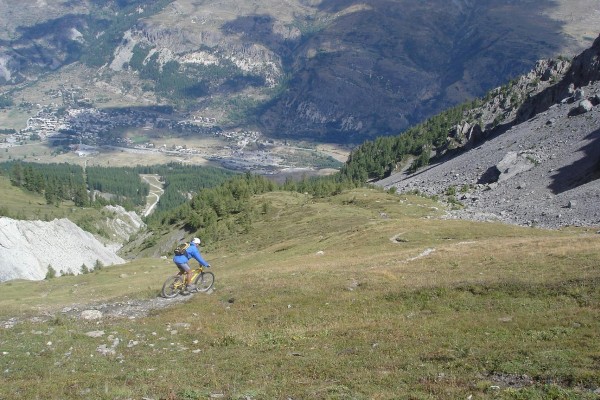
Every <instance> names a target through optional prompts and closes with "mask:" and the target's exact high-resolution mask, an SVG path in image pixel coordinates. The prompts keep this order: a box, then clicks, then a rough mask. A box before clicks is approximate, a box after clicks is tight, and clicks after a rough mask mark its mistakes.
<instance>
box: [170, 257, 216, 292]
mask: <svg viewBox="0 0 600 400" xmlns="http://www.w3.org/2000/svg"><path fill="white" fill-rule="evenodd" d="M185 276H186V275H185V273H182V272H179V273H178V274H176V275H173V276H170V277H168V278H167V280H166V281H165V283H164V284H163V286H162V290H161V291H160V294H161V295H162V296H163V297H165V298H167V299H171V298H173V297H176V296H177V295H179V294H182V293H183V292H185V291H186V285H185ZM192 283H193V284H194V285H196V289H195V290H194V292H208V291H209V290H210V289H211V288H212V287H213V285H214V283H215V275H214V274H213V273H212V272H210V271H204V267H202V265H200V266H199V267H198V268H196V269H193V270H192Z"/></svg>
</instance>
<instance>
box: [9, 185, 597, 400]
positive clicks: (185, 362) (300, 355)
mask: <svg viewBox="0 0 600 400" xmlns="http://www.w3.org/2000/svg"><path fill="white" fill-rule="evenodd" d="M256 202H257V203H256V204H257V209H260V210H264V211H266V213H265V214H264V215H262V217H261V220H260V221H259V222H257V223H256V224H255V227H254V229H253V231H252V232H251V233H250V234H248V235H246V236H240V237H235V238H231V239H230V240H227V241H223V242H221V243H218V244H217V245H216V246H214V247H213V248H210V249H207V250H206V251H205V252H204V255H205V257H206V258H207V259H208V260H209V261H210V262H211V264H212V265H213V266H214V268H213V270H214V272H215V273H216V276H217V282H216V290H215V292H214V293H212V294H210V295H206V294H204V295H202V294H198V295H194V296H193V297H192V298H191V299H190V300H189V301H188V302H187V303H184V304H177V305H174V306H173V307H171V308H169V309H166V310H160V311H154V312H152V313H151V315H150V316H148V317H144V318H137V319H113V320H111V319H103V320H101V321H99V322H98V321H81V320H78V321H75V320H71V319H68V318H66V317H64V316H62V314H61V312H60V310H61V309H62V308H63V307H65V306H72V305H73V304H79V305H82V304H85V303H86V302H107V301H123V300H126V299H132V298H138V299H139V298H142V299H143V298H153V297H155V296H156V295H157V293H158V290H159V287H160V285H161V284H162V281H163V280H164V278H165V277H166V276H167V275H168V274H169V273H171V272H172V271H173V270H174V268H173V267H172V265H171V264H170V262H169V260H164V259H147V260H137V261H134V262H132V263H130V264H127V265H124V266H119V267H114V268H105V269H104V270H102V271H100V272H98V273H92V274H87V275H81V276H77V277H65V278H60V279H54V280H50V281H43V282H9V283H4V284H1V285H0V291H1V292H2V296H1V297H0V320H2V321H5V320H7V319H8V318H9V317H11V316H19V318H21V319H22V320H25V321H24V322H20V323H17V324H16V325H15V326H14V327H10V328H4V327H3V326H4V324H2V325H0V331H1V333H0V366H1V367H2V371H3V375H2V380H3V381H4V383H3V384H2V385H0V398H40V399H45V398H48V399H50V398H82V397H83V398H97V399H128V398H152V399H205V398H209V396H210V395H211V394H212V395H213V396H214V395H216V394H222V395H223V397H222V398H227V399H288V398H292V399H302V398H314V399H396V398H414V399H421V398H423V399H425V398H432V399H433V398H436V399H437V398H448V399H454V398H467V397H468V396H469V395H473V398H540V399H541V398H585V397H587V398H594V396H595V395H593V394H592V392H591V390H590V389H594V388H596V387H598V386H599V385H600V373H599V372H598V370H599V368H598V366H599V365H598V360H599V358H600V340H599V339H600V338H599V337H598V336H599V332H600V329H599V328H600V323H599V322H598V321H600V315H599V314H600V312H599V310H600V308H599V306H600V303H599V300H600V289H599V285H598V283H599V281H600V272H599V270H598V266H597V265H598V263H597V260H598V259H599V256H600V237H598V235H596V234H593V233H592V232H586V231H581V230H565V231H543V230H537V229H531V228H519V227H514V226H507V225H501V224H495V223H471V222H465V221H453V220H442V219H440V218H439V217H440V216H441V215H442V212H441V211H440V210H438V209H437V208H436V207H437V204H435V203H431V202H429V201H428V200H424V199H422V198H417V197H398V196H392V195H388V194H385V193H382V192H378V191H374V190H357V191H354V192H351V193H344V194H342V195H340V196H337V197H335V198H333V199H328V200H323V201H320V200H313V199H310V198H308V197H306V196H303V195H293V194H285V193H271V194H268V195H265V196H262V197H261V198H259V199H257V200H256ZM420 255H422V256H421V257H420ZM123 274H126V275H127V276H128V278H127V277H123V276H124V275H123ZM80 308H81V309H83V308H84V306H80ZM33 315H50V316H53V317H52V318H50V321H49V322H32V321H26V318H25V317H26V316H33ZM98 330H102V331H104V332H105V334H104V336H102V337H100V338H92V337H88V336H86V335H85V333H86V332H89V331H98ZM116 339H119V343H118V344H116ZM102 345H106V346H107V347H108V348H111V347H114V349H115V354H114V355H107V356H103V355H101V354H100V353H99V352H98V351H97V349H98V348H99V346H102ZM523 375H527V376H529V377H531V378H532V379H534V380H535V381H536V383H537V384H536V385H534V386H526V387H524V388H518V387H516V386H517V384H519V383H522V382H524V381H526V380H527V379H525V378H523ZM507 382H513V384H512V385H507ZM553 396H554V397H553Z"/></svg>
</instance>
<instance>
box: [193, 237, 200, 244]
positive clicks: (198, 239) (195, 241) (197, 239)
mask: <svg viewBox="0 0 600 400" xmlns="http://www.w3.org/2000/svg"><path fill="white" fill-rule="evenodd" d="M192 243H195V244H200V238H193V239H192Z"/></svg>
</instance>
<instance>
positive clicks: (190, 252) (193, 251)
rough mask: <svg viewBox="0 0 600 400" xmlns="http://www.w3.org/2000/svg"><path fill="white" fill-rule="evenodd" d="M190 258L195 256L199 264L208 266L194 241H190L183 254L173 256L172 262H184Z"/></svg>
mask: <svg viewBox="0 0 600 400" xmlns="http://www.w3.org/2000/svg"><path fill="white" fill-rule="evenodd" d="M192 258H195V259H196V260H197V261H198V262H199V263H200V264H201V265H203V266H205V267H207V266H208V263H207V262H206V261H204V258H202V254H200V250H198V247H196V244H195V243H190V246H189V247H188V248H187V249H186V250H185V254H182V255H180V256H175V257H173V262H174V263H176V264H185V263H187V262H188V260H190V259H192Z"/></svg>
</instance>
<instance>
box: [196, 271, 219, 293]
mask: <svg viewBox="0 0 600 400" xmlns="http://www.w3.org/2000/svg"><path fill="white" fill-rule="evenodd" d="M214 283H215V275H214V274H213V273H212V272H201V273H200V275H198V276H197V277H196V279H194V285H196V288H197V289H196V290H197V291H198V292H208V291H209V290H210V288H212V287H213V285H214Z"/></svg>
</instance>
